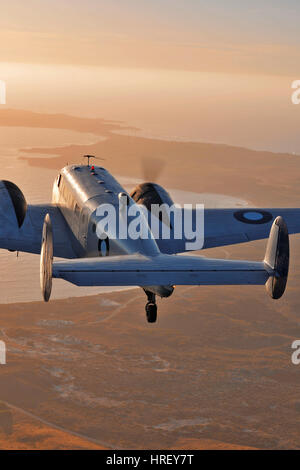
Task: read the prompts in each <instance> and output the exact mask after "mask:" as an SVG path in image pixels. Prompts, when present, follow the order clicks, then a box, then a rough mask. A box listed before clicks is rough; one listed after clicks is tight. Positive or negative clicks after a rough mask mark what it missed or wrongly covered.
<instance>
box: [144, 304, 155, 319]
mask: <svg viewBox="0 0 300 470" xmlns="http://www.w3.org/2000/svg"><path fill="white" fill-rule="evenodd" d="M145 309H146V315H147V321H148V323H155V322H156V319H157V305H156V304H155V303H153V302H148V303H147V304H146V307H145Z"/></svg>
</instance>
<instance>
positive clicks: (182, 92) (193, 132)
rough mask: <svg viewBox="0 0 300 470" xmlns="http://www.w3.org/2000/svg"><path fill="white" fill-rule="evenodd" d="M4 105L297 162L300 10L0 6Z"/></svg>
mask: <svg viewBox="0 0 300 470" xmlns="http://www.w3.org/2000/svg"><path fill="white" fill-rule="evenodd" d="M0 6H1V16H0V80H5V82H6V84H7V107H12V108H18V109H30V110H34V111H39V112H52V113H53V112H64V113H68V114H75V115H80V116H90V117H104V118H106V119H116V120H123V121H125V122H126V123H128V124H130V125H133V126H137V127H139V128H141V129H143V130H144V131H145V132H147V133H148V134H149V135H158V136H164V137H167V138H174V137H176V138H180V139H181V138H183V139H191V140H197V141H207V142H219V143H227V144H232V145H240V146H246V147H251V148H259V149H269V150H275V151H289V152H296V153H300V136H299V135H300V134H299V128H300V105H299V106H295V105H293V104H292V103H291V93H292V90H291V83H292V81H294V80H297V79H300V34H299V26H298V20H299V17H300V2H299V0H287V1H285V2H283V1H282V0H264V1H263V2H261V1H260V0H251V1H250V0H243V1H241V0H226V1H225V0H211V1H210V2H208V1H204V0H186V1H182V0H151V1H150V0H105V1H104V0H86V1H83V0H51V1H50V0H27V1H26V2H24V0H9V1H6V0H5V1H4V0H0Z"/></svg>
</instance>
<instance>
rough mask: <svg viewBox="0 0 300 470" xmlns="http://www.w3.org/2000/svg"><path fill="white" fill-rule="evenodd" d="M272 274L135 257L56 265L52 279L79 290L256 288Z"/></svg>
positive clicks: (262, 268) (212, 262) (232, 265)
mask: <svg viewBox="0 0 300 470" xmlns="http://www.w3.org/2000/svg"><path fill="white" fill-rule="evenodd" d="M272 272H273V271H272V269H271V268H270V267H268V266H267V265H266V264H265V263H264V262H252V261H230V260H219V259H208V258H204V257H200V256H187V255H159V256H156V257H151V258H148V257H146V256H143V255H140V254H135V255H123V256H109V257H107V258H81V259H76V260H66V261H56V262H54V263H53V273H52V276H53V278H61V279H65V280H66V281H69V282H71V283H73V284H76V285H78V286H132V285H133V286H142V287H144V286H149V285H176V284H177V285H179V284H182V285H200V284H201V285H218V284H220V285H221V284H222V285H234V284H239V285H240V284H253V285H258V284H265V283H266V281H267V280H268V278H269V276H270V274H271V273H272Z"/></svg>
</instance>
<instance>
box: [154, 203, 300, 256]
mask: <svg viewBox="0 0 300 470" xmlns="http://www.w3.org/2000/svg"><path fill="white" fill-rule="evenodd" d="M277 216H282V217H283V218H284V220H285V222H286V224H287V227H288V232H289V234H292V233H299V232H300V209H274V208H272V209H257V208H248V207H247V209H205V210H204V245H203V249H205V248H214V247H218V246H225V245H234V244H236V243H245V242H249V241H252V240H260V239H264V238H268V236H269V232H270V228H271V226H272V222H273V221H274V219H275V218H276V217H277ZM193 221H195V211H194V210H193ZM171 222H172V219H171ZM160 224H161V223H160ZM171 225H172V224H171ZM156 242H157V244H158V246H159V249H160V251H161V252H162V253H166V254H173V253H183V252H185V251H187V250H186V245H185V244H186V242H190V240H187V239H186V238H185V236H184V235H183V237H182V239H178V240H177V239H175V238H174V233H173V230H171V239H169V240H168V239H162V238H161V237H159V238H157V239H156Z"/></svg>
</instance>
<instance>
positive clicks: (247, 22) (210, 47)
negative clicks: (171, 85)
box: [0, 0, 300, 75]
mask: <svg viewBox="0 0 300 470" xmlns="http://www.w3.org/2000/svg"><path fill="white" fill-rule="evenodd" d="M0 5H1V17H0V27H1V33H0V57H1V61H4V62H7V61H10V62H26V63H28V62H29V63H32V62H34V63H55V64H62V63H63V64H76V65H79V64H82V65H87V64H88V65H100V66H117V67H119V66H124V67H146V68H171V69H181V70H182V69H184V70H198V71H205V72H207V71H210V72H215V71H217V72H219V71H222V72H243V73H263V74H278V75H293V74H294V73H295V69H296V70H299V68H300V60H299V59H300V52H299V49H300V48H299V42H300V35H299V25H298V20H299V15H300V3H299V1H298V0H287V1H285V2H284V3H283V2H282V1H281V0H265V1H264V2H261V1H259V0H252V1H250V0H247V1H239V0H226V1H223V0H211V1H210V2H207V1H206V0H205V1H204V0H186V1H183V0H152V1H149V0H125V1H124V0H122V1H120V0H109V1H107V0H86V1H83V0H51V1H49V0H27V1H26V2H24V1H22V0H10V1H9V2H7V1H4V0H1V2H0Z"/></svg>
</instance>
